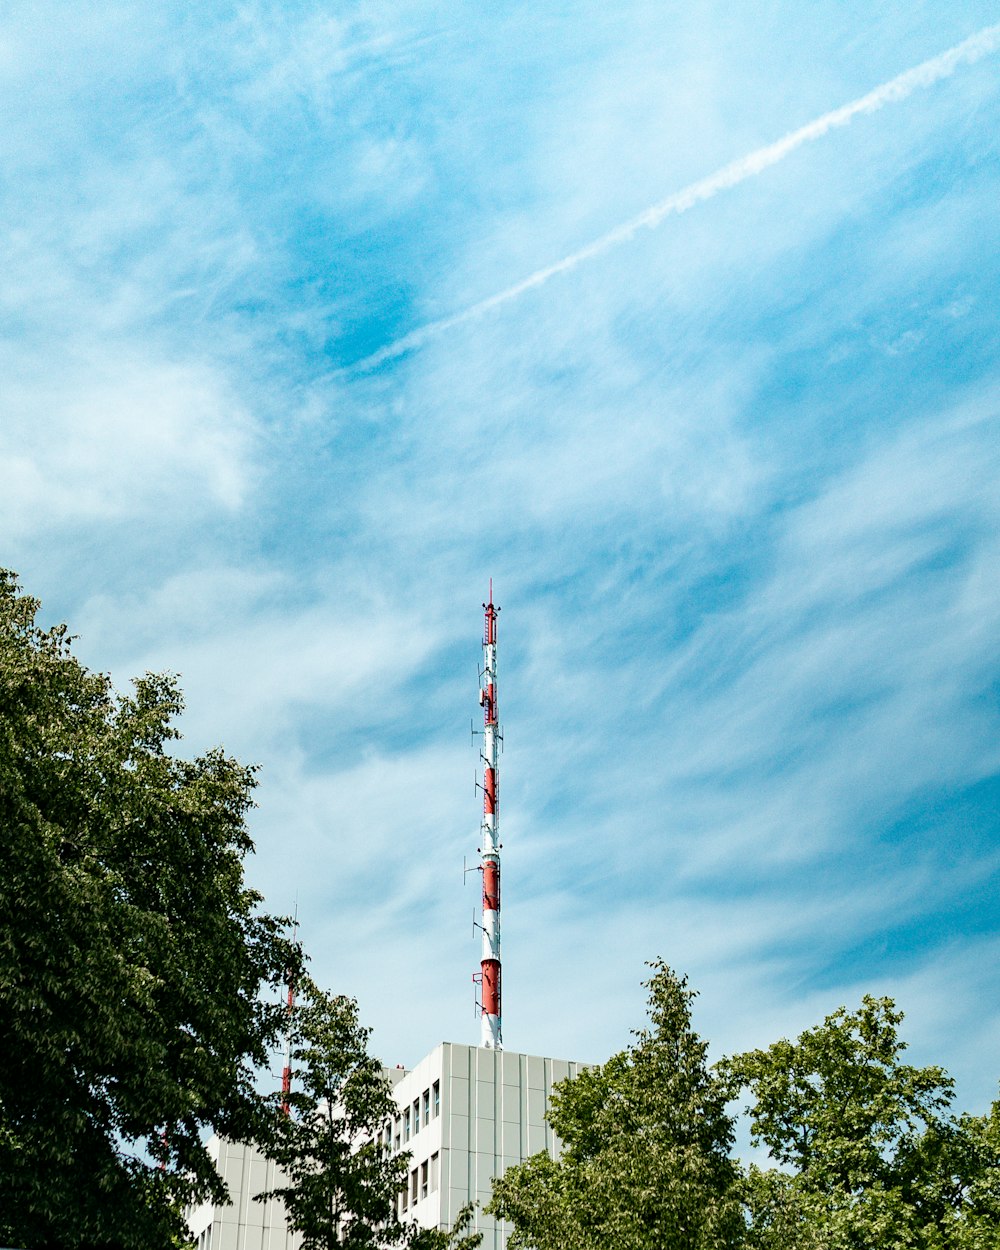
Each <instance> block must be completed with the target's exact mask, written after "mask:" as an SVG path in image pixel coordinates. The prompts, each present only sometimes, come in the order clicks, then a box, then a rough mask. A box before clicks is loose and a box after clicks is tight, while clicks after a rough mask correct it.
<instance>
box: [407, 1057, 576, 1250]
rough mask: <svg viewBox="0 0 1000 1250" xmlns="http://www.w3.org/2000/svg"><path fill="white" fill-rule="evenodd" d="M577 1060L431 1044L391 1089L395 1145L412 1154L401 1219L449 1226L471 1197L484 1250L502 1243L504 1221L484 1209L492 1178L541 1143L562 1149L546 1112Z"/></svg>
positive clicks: (536, 1150) (500, 1247)
mask: <svg viewBox="0 0 1000 1250" xmlns="http://www.w3.org/2000/svg"><path fill="white" fill-rule="evenodd" d="M580 1066H581V1065H580V1064H577V1063H571V1062H569V1061H567V1060H564V1059H543V1058H541V1057H539V1056H536V1055H522V1054H518V1053H517V1052H516V1051H511V1050H489V1049H486V1048H485V1047H479V1046H463V1045H459V1044H457V1043H455V1042H442V1043H441V1045H440V1046H436V1047H435V1048H434V1050H432V1051H431V1053H430V1054H429V1055H428V1056H427V1057H426V1058H425V1059H422V1060H421V1061H420V1063H418V1064H417V1066H416V1067H415V1068H413V1069H411V1070H410V1071H408V1072H406V1073H405V1074H404V1075H403V1076H402V1077H401V1079H399V1081H398V1082H397V1084H396V1086H395V1089H394V1091H393V1092H394V1094H395V1098H396V1105H397V1106H398V1107H399V1115H398V1116H397V1117H396V1119H395V1122H394V1123H393V1124H392V1125H391V1126H389V1128H390V1130H391V1135H392V1142H391V1145H392V1147H393V1149H395V1150H408V1151H409V1152H410V1175H409V1181H408V1183H407V1187H406V1192H405V1193H404V1194H401V1195H400V1215H401V1217H402V1218H403V1219H407V1220H415V1221H416V1222H417V1223H418V1224H422V1225H423V1226H424V1227H431V1228H432V1227H438V1228H450V1227H451V1225H452V1224H453V1223H454V1221H455V1218H456V1216H457V1215H458V1213H459V1211H460V1210H461V1209H462V1207H463V1206H464V1205H465V1204H466V1203H467V1202H473V1203H476V1204H477V1210H476V1214H475V1222H474V1225H473V1227H474V1228H475V1229H476V1230H477V1231H479V1232H482V1234H483V1243H482V1246H483V1250H503V1247H504V1246H506V1244H507V1234H508V1231H509V1229H508V1227H507V1226H506V1225H498V1224H497V1222H496V1221H495V1220H494V1219H493V1218H492V1217H491V1216H487V1215H483V1213H482V1210H481V1209H480V1208H482V1207H483V1206H485V1205H486V1203H487V1202H489V1199H490V1194H491V1192H492V1182H493V1178H494V1177H495V1176H500V1175H502V1173H503V1172H505V1171H506V1170H507V1168H509V1167H510V1166H511V1164H513V1163H522V1162H523V1161H524V1160H525V1159H527V1158H529V1157H530V1156H531V1155H533V1154H538V1153H539V1151H542V1150H547V1151H548V1152H549V1154H551V1155H552V1157H553V1158H555V1156H556V1155H557V1154H558V1152H559V1143H558V1141H557V1139H556V1137H555V1135H554V1134H553V1132H552V1129H551V1128H550V1127H549V1126H548V1124H546V1122H545V1112H546V1110H547V1109H548V1105H549V1096H550V1094H551V1092H552V1086H553V1084H554V1083H555V1082H556V1081H561V1080H564V1079H565V1078H566V1077H568V1076H575V1075H576V1074H577V1072H578V1071H579V1070H580Z"/></svg>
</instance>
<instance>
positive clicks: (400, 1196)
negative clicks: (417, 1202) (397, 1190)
mask: <svg viewBox="0 0 1000 1250" xmlns="http://www.w3.org/2000/svg"><path fill="white" fill-rule="evenodd" d="M399 1201H400V1202H401V1203H402V1206H403V1210H404V1211H405V1210H406V1186H405V1185H404V1186H403V1192H402V1193H401V1194H400V1195H399Z"/></svg>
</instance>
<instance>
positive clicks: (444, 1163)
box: [188, 1042, 582, 1250]
mask: <svg viewBox="0 0 1000 1250" xmlns="http://www.w3.org/2000/svg"><path fill="white" fill-rule="evenodd" d="M581 1066H582V1065H580V1064H578V1063H573V1062H571V1061H569V1060H564V1059H546V1058H542V1057H541V1056H538V1055H524V1054H519V1053H518V1052H517V1051H510V1050H490V1049H487V1048H485V1047H478V1046H465V1045H461V1044H459V1043H455V1042H442V1043H441V1044H440V1045H439V1046H436V1047H435V1048H434V1049H433V1050H432V1051H431V1053H430V1054H429V1055H427V1056H426V1058H424V1059H422V1060H421V1061H420V1062H419V1063H418V1064H417V1065H416V1067H414V1068H411V1069H404V1068H390V1069H388V1070H387V1071H386V1076H387V1078H388V1079H389V1081H390V1083H391V1084H392V1086H393V1095H394V1097H395V1100H396V1106H397V1114H396V1115H395V1116H394V1118H393V1119H392V1120H391V1121H390V1122H388V1123H387V1124H386V1125H385V1126H384V1127H383V1130H382V1132H383V1141H384V1142H385V1144H386V1145H387V1147H388V1148H389V1149H390V1150H392V1151H393V1152H394V1153H397V1154H398V1153H400V1152H403V1151H405V1152H407V1153H408V1154H409V1155H410V1163H409V1171H408V1175H407V1181H406V1188H405V1190H404V1191H403V1192H402V1193H401V1194H400V1195H399V1199H398V1202H399V1215H400V1218H401V1219H402V1220H403V1221H404V1222H415V1223H417V1224H419V1225H421V1226H422V1227H424V1228H450V1227H451V1226H452V1224H453V1223H454V1221H455V1219H456V1218H457V1216H458V1213H459V1212H460V1211H461V1209H462V1208H463V1207H464V1206H465V1205H466V1203H470V1202H471V1203H473V1204H474V1207H475V1213H474V1217H473V1228H474V1229H475V1230H476V1231H478V1232H481V1233H482V1234H483V1242H482V1250H504V1247H505V1246H506V1244H507V1237H508V1235H509V1231H510V1229H509V1226H507V1225H506V1224H502V1223H498V1222H497V1221H496V1220H494V1219H493V1218H492V1217H491V1216H487V1215H484V1214H483V1212H482V1208H483V1207H484V1206H485V1205H486V1203H487V1202H489V1199H490V1195H491V1192H492V1183H493V1178H494V1177H495V1176H500V1175H502V1174H503V1173H504V1172H505V1171H506V1170H507V1168H509V1167H510V1166H511V1165H512V1164H515V1163H521V1162H523V1161H524V1160H525V1159H527V1158H529V1157H530V1156H531V1155H533V1154H538V1153H539V1152H540V1151H543V1150H544V1151H547V1152H548V1153H549V1154H550V1155H551V1156H552V1157H553V1158H555V1157H556V1156H557V1155H558V1153H559V1141H558V1139H557V1138H556V1137H555V1135H554V1133H553V1132H552V1129H551V1128H550V1127H549V1125H548V1124H547V1123H546V1122H545V1113H546V1111H547V1110H548V1106H549V1098H550V1096H551V1093H552V1087H553V1085H554V1084H555V1083H556V1082H557V1081H561V1080H564V1079H565V1078H566V1077H570V1076H575V1075H576V1074H577V1073H578V1072H579V1071H580V1068H581ZM208 1149H209V1150H210V1152H211V1153H212V1155H213V1158H214V1159H215V1163H216V1167H217V1168H218V1170H219V1173H220V1175H221V1176H222V1178H223V1180H225V1182H226V1184H227V1185H228V1187H229V1193H230V1198H231V1202H230V1204H229V1205H227V1206H224V1207H217V1206H212V1205H211V1204H207V1203H206V1204H202V1205H201V1206H199V1207H195V1208H193V1209H192V1210H191V1211H190V1212H189V1213H188V1222H189V1225H190V1228H191V1232H192V1235H193V1236H194V1238H195V1241H196V1244H197V1247H198V1250H298V1247H299V1244H300V1242H299V1239H298V1238H297V1237H296V1236H295V1235H294V1234H292V1233H290V1232H289V1231H288V1227H287V1222H286V1218H285V1211H284V1207H283V1205H282V1204H281V1203H279V1202H274V1201H271V1202H267V1203H260V1202H255V1201H254V1195H255V1194H258V1193H263V1192H264V1191H266V1190H268V1189H271V1188H273V1187H274V1186H276V1185H280V1184H281V1183H282V1179H281V1174H280V1172H278V1171H277V1169H276V1168H275V1166H274V1164H273V1163H271V1162H269V1161H268V1160H266V1159H264V1158H263V1157H262V1156H261V1155H260V1153H259V1152H258V1151H256V1150H254V1149H252V1148H251V1147H249V1146H242V1145H239V1144H236V1143H233V1142H225V1141H220V1140H219V1139H218V1138H213V1139H212V1140H211V1141H210V1142H209V1144H208Z"/></svg>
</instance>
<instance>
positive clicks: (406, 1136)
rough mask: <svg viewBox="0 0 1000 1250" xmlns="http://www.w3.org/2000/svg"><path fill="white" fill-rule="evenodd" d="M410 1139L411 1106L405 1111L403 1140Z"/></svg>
mask: <svg viewBox="0 0 1000 1250" xmlns="http://www.w3.org/2000/svg"><path fill="white" fill-rule="evenodd" d="M409 1140H410V1108H409V1107H407V1108H406V1110H405V1111H404V1112H403V1141H409Z"/></svg>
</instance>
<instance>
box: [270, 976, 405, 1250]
mask: <svg viewBox="0 0 1000 1250" xmlns="http://www.w3.org/2000/svg"><path fill="white" fill-rule="evenodd" d="M369 1033H370V1030H369V1029H367V1028H366V1027H364V1026H363V1025H362V1024H361V1022H360V1020H359V1018H358V1004H357V1002H356V1001H355V1000H354V999H353V998H348V997H346V996H345V995H342V994H337V995H330V994H327V993H325V992H324V991H322V990H321V989H320V988H319V987H318V986H317V985H316V983H315V982H314V981H313V980H312V979H311V978H309V977H303V978H302V980H301V982H300V984H299V986H298V1003H297V1005H296V1009H295V1013H294V1016H293V1046H292V1070H293V1074H294V1081H293V1086H292V1092H291V1094H290V1095H289V1098H288V1102H289V1107H290V1114H289V1115H288V1116H286V1117H284V1118H283V1122H282V1125H281V1130H280V1132H279V1134H278V1136H277V1138H276V1140H275V1143H274V1145H273V1147H272V1152H271V1153H272V1156H273V1158H274V1159H275V1161H276V1162H277V1163H278V1164H279V1165H280V1166H281V1168H282V1170H283V1171H284V1173H285V1175H286V1177H287V1178H288V1183H287V1185H284V1186H281V1187H278V1188H275V1189H274V1190H269V1191H268V1192H267V1193H264V1194H260V1195H258V1196H257V1197H258V1200H259V1201H264V1200H265V1199H269V1198H274V1197H277V1198H281V1199H282V1201H283V1202H284V1204H285V1207H286V1209H287V1211H288V1222H289V1226H290V1227H291V1228H293V1229H294V1230H296V1231H297V1232H299V1233H300V1234H301V1235H302V1246H303V1250H332V1247H335V1246H336V1247H344V1248H345V1250H360V1248H361V1247H375V1246H381V1245H387V1246H388V1245H398V1244H399V1243H400V1242H402V1241H403V1239H404V1237H405V1234H406V1228H405V1226H404V1225H403V1224H402V1223H401V1222H400V1220H399V1217H398V1213H397V1203H396V1199H397V1196H398V1195H399V1193H400V1191H401V1190H402V1188H403V1185H404V1183H405V1181H406V1168H407V1156H406V1155H393V1153H392V1152H391V1150H390V1149H389V1147H388V1146H387V1145H386V1144H385V1143H384V1141H383V1139H382V1128H383V1126H384V1124H385V1123H386V1122H387V1121H388V1120H390V1119H391V1118H392V1116H393V1115H394V1114H395V1111H396V1106H395V1103H394V1102H393V1099H392V1093H391V1090H390V1086H389V1082H388V1081H387V1080H386V1078H385V1074H384V1072H383V1070H382V1065H381V1064H380V1063H379V1061H378V1060H377V1059H375V1058H374V1057H373V1056H371V1055H369V1053H368V1036H369Z"/></svg>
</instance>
